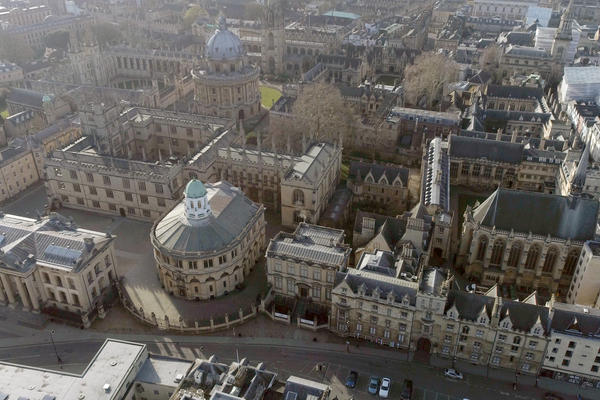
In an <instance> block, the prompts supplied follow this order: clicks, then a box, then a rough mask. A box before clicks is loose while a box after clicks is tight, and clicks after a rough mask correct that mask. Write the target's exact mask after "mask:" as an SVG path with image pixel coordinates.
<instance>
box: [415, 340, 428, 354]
mask: <svg viewBox="0 0 600 400" xmlns="http://www.w3.org/2000/svg"><path fill="white" fill-rule="evenodd" d="M430 350H431V340H429V339H427V338H424V337H422V338H419V340H417V351H422V352H425V353H427V354H429V351H430Z"/></svg>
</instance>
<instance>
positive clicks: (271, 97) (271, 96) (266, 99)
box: [260, 86, 281, 109]
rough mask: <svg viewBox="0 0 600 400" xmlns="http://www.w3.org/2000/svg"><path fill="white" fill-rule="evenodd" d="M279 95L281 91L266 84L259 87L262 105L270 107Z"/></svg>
mask: <svg viewBox="0 0 600 400" xmlns="http://www.w3.org/2000/svg"><path fill="white" fill-rule="evenodd" d="M280 97H281V92H280V91H279V90H277V89H273V88H270V87H268V86H261V87H260V98H261V103H262V105H263V107H265V108H269V109H270V108H271V107H273V104H275V102H276V101H277V100H279V98H280Z"/></svg>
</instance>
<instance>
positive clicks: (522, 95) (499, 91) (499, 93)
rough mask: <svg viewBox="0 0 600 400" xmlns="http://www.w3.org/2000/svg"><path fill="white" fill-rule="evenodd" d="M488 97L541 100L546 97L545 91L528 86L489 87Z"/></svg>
mask: <svg viewBox="0 0 600 400" xmlns="http://www.w3.org/2000/svg"><path fill="white" fill-rule="evenodd" d="M486 95H487V96H488V97H501V98H513V99H530V100H531V99H537V100H540V99H541V98H542V97H544V91H543V90H542V89H540V88H532V87H527V86H501V85H488V87H487V91H486Z"/></svg>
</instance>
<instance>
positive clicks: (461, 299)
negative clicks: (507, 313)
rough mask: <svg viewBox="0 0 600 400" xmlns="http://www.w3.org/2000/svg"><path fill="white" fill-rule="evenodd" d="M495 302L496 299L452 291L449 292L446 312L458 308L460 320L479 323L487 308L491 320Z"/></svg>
mask: <svg viewBox="0 0 600 400" xmlns="http://www.w3.org/2000/svg"><path fill="white" fill-rule="evenodd" d="M495 301H496V299H495V298H494V297H490V296H485V295H481V294H477V293H469V292H465V291H461V290H456V289H452V290H450V291H449V292H448V299H447V300H446V307H445V309H444V312H446V311H448V310H449V309H451V308H452V307H453V306H456V310H457V311H458V317H459V319H464V320H467V321H477V319H478V318H479V315H480V314H481V310H482V309H483V308H485V313H486V314H487V316H488V318H490V319H491V318H492V311H493V309H494V303H495Z"/></svg>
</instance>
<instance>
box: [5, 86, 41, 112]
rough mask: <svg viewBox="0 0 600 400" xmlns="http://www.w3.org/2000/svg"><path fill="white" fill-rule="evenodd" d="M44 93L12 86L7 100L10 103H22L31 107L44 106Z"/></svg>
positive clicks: (38, 107)
mask: <svg viewBox="0 0 600 400" xmlns="http://www.w3.org/2000/svg"><path fill="white" fill-rule="evenodd" d="M43 98H44V93H40V92H36V91H34V90H29V89H20V88H12V89H11V91H10V93H9V94H8V96H7V98H6V101H7V102H8V103H15V104H22V105H25V106H28V107H31V108H36V109H40V108H42V104H43V101H42V99H43Z"/></svg>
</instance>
